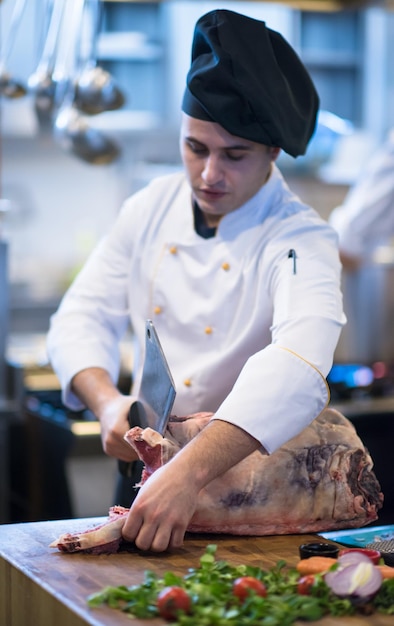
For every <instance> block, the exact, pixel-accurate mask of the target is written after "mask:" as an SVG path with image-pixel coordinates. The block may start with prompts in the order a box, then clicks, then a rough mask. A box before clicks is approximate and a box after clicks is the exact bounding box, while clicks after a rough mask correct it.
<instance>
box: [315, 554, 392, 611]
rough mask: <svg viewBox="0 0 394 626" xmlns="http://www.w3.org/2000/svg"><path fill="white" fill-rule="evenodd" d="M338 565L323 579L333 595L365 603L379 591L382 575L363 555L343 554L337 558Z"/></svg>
mask: <svg viewBox="0 0 394 626" xmlns="http://www.w3.org/2000/svg"><path fill="white" fill-rule="evenodd" d="M338 565H339V567H338V568H337V569H336V570H333V571H330V572H327V574H326V575H325V577H324V579H325V581H326V583H327V585H328V586H329V587H330V589H331V590H332V591H333V592H334V593H335V595H337V596H339V597H342V598H345V597H346V598H351V599H353V600H355V601H356V602H357V601H361V600H362V601H365V602H367V601H368V600H370V599H371V598H372V597H373V596H374V595H375V594H376V592H377V591H378V590H379V589H380V586H381V584H382V574H381V572H380V570H379V569H378V568H377V567H375V565H374V564H373V563H372V561H371V559H370V558H369V557H366V556H365V555H364V554H359V553H356V552H354V553H348V554H345V555H343V556H341V557H340V558H338Z"/></svg>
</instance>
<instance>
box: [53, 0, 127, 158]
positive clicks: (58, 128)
mask: <svg viewBox="0 0 394 626" xmlns="http://www.w3.org/2000/svg"><path fill="white" fill-rule="evenodd" d="M83 7H84V0H74V5H73V6H72V7H71V5H67V10H68V11H66V12H65V18H66V25H65V29H64V30H65V32H66V35H65V36H64V37H63V40H62V41H61V42H60V44H61V45H60V50H59V53H58V59H57V64H56V65H57V67H56V68H55V72H54V78H55V80H57V81H58V83H57V88H58V93H60V94H61V103H60V107H59V110H58V113H57V115H56V118H55V122H54V129H53V130H54V137H55V139H56V140H57V141H58V142H59V143H60V145H61V146H62V147H63V148H65V149H66V150H68V151H69V152H71V153H72V154H74V155H75V156H77V157H78V158H80V159H82V160H83V161H85V162H87V163H91V164H94V165H101V164H106V163H111V162H112V161H114V160H115V159H116V158H117V157H118V156H119V154H120V150H119V148H118V146H117V145H116V144H115V143H114V142H112V141H111V140H110V139H109V138H107V137H106V136H105V135H103V134H102V133H101V132H100V131H99V130H98V129H96V128H91V127H90V126H89V124H88V122H87V118H86V117H85V116H84V115H83V114H82V113H81V112H80V111H79V110H78V109H77V108H76V107H75V102H74V100H75V86H74V83H73V80H72V78H73V74H74V70H75V65H76V62H77V49H78V33H79V32H80V29H81V23H82V12H83ZM71 11H72V13H71ZM67 19H68V20H69V23H67Z"/></svg>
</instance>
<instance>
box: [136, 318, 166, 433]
mask: <svg viewBox="0 0 394 626" xmlns="http://www.w3.org/2000/svg"><path fill="white" fill-rule="evenodd" d="M175 394H176V391H175V385H174V381H173V379H172V376H171V372H170V368H169V366H168V363H167V360H166V357H165V354H164V352H163V349H162V347H161V344H160V341H159V337H158V335H157V332H156V329H155V327H154V324H153V322H152V320H147V321H146V323H145V360H144V367H143V370H142V379H141V386H140V390H139V392H138V396H137V401H136V402H133V404H132V405H131V407H130V411H129V415H128V420H129V424H130V428H133V427H134V426H140V427H141V428H147V427H148V426H149V427H150V428H153V430H156V431H157V432H158V433H160V434H161V435H164V433H165V430H166V428H167V423H168V419H169V417H170V414H171V410H172V407H173V404H174V400H175Z"/></svg>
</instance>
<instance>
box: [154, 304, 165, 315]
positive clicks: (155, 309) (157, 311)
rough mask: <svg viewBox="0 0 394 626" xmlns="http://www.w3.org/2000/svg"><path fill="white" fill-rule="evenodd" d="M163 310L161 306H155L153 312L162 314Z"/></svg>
mask: <svg viewBox="0 0 394 626" xmlns="http://www.w3.org/2000/svg"><path fill="white" fill-rule="evenodd" d="M162 310H163V309H162V308H161V306H155V308H154V309H153V312H154V313H155V314H156V315H160V313H161V312H162Z"/></svg>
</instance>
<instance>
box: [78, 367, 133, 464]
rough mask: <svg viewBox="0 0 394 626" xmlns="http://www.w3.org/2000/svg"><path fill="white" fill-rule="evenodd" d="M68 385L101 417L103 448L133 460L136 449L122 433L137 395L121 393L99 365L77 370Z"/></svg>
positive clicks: (117, 456)
mask: <svg viewBox="0 0 394 626" xmlns="http://www.w3.org/2000/svg"><path fill="white" fill-rule="evenodd" d="M71 386H72V390H73V392H74V393H75V395H76V396H78V398H79V399H80V400H81V402H83V403H84V404H85V405H86V406H87V407H88V408H89V409H90V410H91V411H92V413H93V414H94V415H95V416H96V417H97V419H98V420H99V421H100V425H101V442H102V445H103V450H104V452H105V453H106V454H108V456H112V457H114V458H115V459H119V460H121V461H126V462H131V461H135V460H136V459H137V458H138V457H137V453H136V452H135V451H134V450H133V449H132V447H131V446H130V445H129V444H128V443H127V442H126V441H125V440H124V439H123V437H124V435H125V433H126V432H127V431H128V430H129V428H130V427H129V423H128V421H127V417H128V413H129V410H130V406H131V404H132V403H133V402H135V400H136V398H135V397H134V396H131V395H127V396H125V395H123V394H122V393H120V391H119V390H118V389H117V387H116V386H115V385H114V383H113V382H112V380H111V377H110V375H109V374H108V372H106V371H105V370H103V369H101V368H99V367H90V368H87V369H85V370H82V371H81V372H78V374H76V375H75V376H74V378H73V379H72V383H71Z"/></svg>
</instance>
